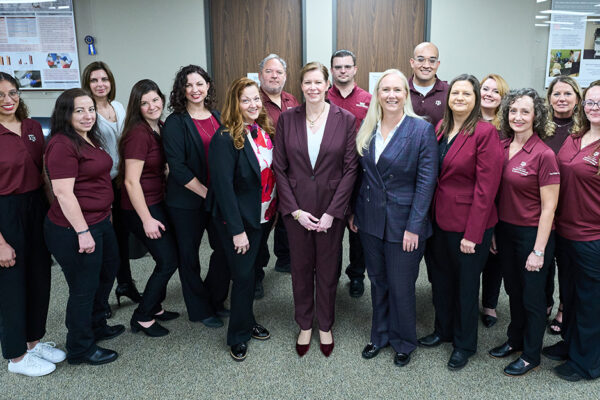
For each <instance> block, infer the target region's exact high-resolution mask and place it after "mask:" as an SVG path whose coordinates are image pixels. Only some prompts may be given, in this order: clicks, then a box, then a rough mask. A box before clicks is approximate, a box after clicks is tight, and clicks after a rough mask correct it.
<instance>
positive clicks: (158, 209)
mask: <svg viewBox="0 0 600 400" xmlns="http://www.w3.org/2000/svg"><path fill="white" fill-rule="evenodd" d="M148 211H150V215H152V218H154V219H156V220H158V221H160V222H162V224H163V225H164V226H165V227H166V230H165V231H161V237H160V238H158V239H150V238H149V237H147V236H146V232H145V231H144V224H143V223H142V220H141V219H140V217H139V216H138V214H137V213H136V212H135V211H134V210H122V212H123V220H124V221H125V223H126V224H127V228H128V229H129V231H130V232H131V233H133V234H134V235H135V237H137V238H138V240H140V241H141V242H142V243H144V245H145V246H146V248H148V250H149V251H150V254H151V255H152V258H153V259H154V262H156V266H155V267H154V270H153V271H152V275H150V278H148V282H147V283H146V288H145V289H144V294H143V296H142V301H141V302H140V304H139V305H138V307H137V308H136V310H135V311H134V313H133V319H134V320H135V321H141V322H148V321H152V320H153V319H154V315H155V314H156V313H158V312H160V311H161V310H162V308H163V307H162V305H161V303H162V302H163V301H164V300H165V297H166V294H167V284H168V283H169V280H170V279H171V276H173V274H174V273H175V271H176V270H177V266H178V265H179V260H178V257H177V244H176V243H175V235H174V233H173V231H172V227H171V225H170V224H169V222H168V218H167V213H166V210H165V205H164V203H159V204H154V205H151V206H149V207H148Z"/></svg>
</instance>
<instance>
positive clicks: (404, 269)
mask: <svg viewBox="0 0 600 400" xmlns="http://www.w3.org/2000/svg"><path fill="white" fill-rule="evenodd" d="M359 233H360V238H361V240H362V243H363V248H364V249H365V262H366V266H367V272H368V273H369V280H370V281H371V301H372V304H373V320H372V324H371V343H373V344H375V345H376V346H379V347H384V346H387V345H388V344H390V345H391V346H392V348H393V349H394V351H396V352H397V353H405V354H410V353H412V352H413V350H414V349H415V348H416V347H417V318H416V316H417V311H416V295H415V284H416V282H417V277H418V276H419V263H420V262H421V259H422V258H423V252H424V250H425V241H424V240H422V241H420V242H419V247H418V248H417V250H415V251H411V252H406V251H404V250H403V249H402V243H392V242H388V241H386V240H381V239H379V238H377V237H375V236H372V235H369V234H368V233H364V232H359Z"/></svg>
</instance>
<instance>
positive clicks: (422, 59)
mask: <svg viewBox="0 0 600 400" xmlns="http://www.w3.org/2000/svg"><path fill="white" fill-rule="evenodd" d="M414 60H415V61H416V62H417V63H418V64H427V63H429V65H435V64H436V63H437V62H438V59H437V57H429V58H425V57H417V58H414Z"/></svg>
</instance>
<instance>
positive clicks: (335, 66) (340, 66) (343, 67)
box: [333, 65, 354, 71]
mask: <svg viewBox="0 0 600 400" xmlns="http://www.w3.org/2000/svg"><path fill="white" fill-rule="evenodd" d="M352 68H354V65H334V66H333V69H335V70H336V71H341V70H342V69H352Z"/></svg>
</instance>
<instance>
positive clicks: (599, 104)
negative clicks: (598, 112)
mask: <svg viewBox="0 0 600 400" xmlns="http://www.w3.org/2000/svg"><path fill="white" fill-rule="evenodd" d="M581 105H582V106H583V108H585V109H587V110H591V109H592V108H594V106H597V107H598V108H600V101H593V100H585V101H582V102H581Z"/></svg>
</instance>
